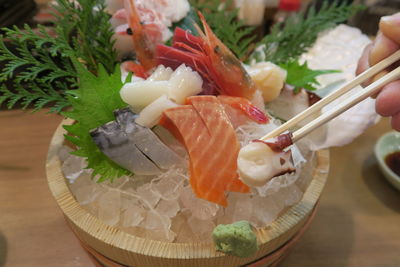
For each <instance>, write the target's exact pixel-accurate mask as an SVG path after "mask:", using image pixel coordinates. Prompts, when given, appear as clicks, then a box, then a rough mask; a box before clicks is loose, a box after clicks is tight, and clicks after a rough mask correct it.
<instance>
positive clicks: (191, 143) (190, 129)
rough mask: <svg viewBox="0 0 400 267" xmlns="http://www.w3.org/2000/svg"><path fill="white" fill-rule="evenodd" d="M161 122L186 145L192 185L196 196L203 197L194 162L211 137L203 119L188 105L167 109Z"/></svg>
mask: <svg viewBox="0 0 400 267" xmlns="http://www.w3.org/2000/svg"><path fill="white" fill-rule="evenodd" d="M159 124H160V125H161V126H163V127H164V128H166V129H167V130H168V131H169V132H170V133H171V134H172V135H174V136H175V138H176V139H178V140H179V141H180V142H181V143H182V144H183V145H184V146H185V147H186V150H187V152H188V154H189V157H190V163H189V170H190V185H191V186H192V190H193V192H194V193H195V194H196V196H198V197H201V192H199V191H198V186H197V182H198V180H197V179H196V175H195V170H194V165H193V163H194V162H195V161H196V157H197V155H200V154H201V153H202V144H203V143H205V142H207V140H208V139H210V135H209V133H208V130H207V128H206V127H205V125H204V122H203V120H202V119H201V117H200V116H199V114H198V113H197V112H196V110H195V109H194V108H193V107H192V106H188V105H186V106H179V107H176V108H171V109H167V110H165V111H164V113H163V116H162V118H161V120H160V122H159Z"/></svg>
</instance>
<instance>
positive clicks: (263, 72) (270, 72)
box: [247, 62, 287, 102]
mask: <svg viewBox="0 0 400 267" xmlns="http://www.w3.org/2000/svg"><path fill="white" fill-rule="evenodd" d="M247 70H248V73H249V75H250V77H251V78H252V80H253V81H254V82H255V84H256V85H257V87H258V89H259V90H261V92H262V95H263V98H264V101H265V102H270V101H272V100H274V99H275V98H277V97H278V96H279V94H280V93H281V90H282V88H283V85H284V83H285V80H286V75H287V73H286V70H284V69H282V68H280V67H279V66H277V65H275V64H273V63H271V62H259V63H256V64H254V65H252V66H250V67H249V68H248V69H247Z"/></svg>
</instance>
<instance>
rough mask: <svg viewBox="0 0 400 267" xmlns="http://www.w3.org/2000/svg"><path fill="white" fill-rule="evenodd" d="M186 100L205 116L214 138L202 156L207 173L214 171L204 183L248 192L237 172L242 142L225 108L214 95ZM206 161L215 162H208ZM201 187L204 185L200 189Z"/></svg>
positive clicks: (204, 184) (201, 115)
mask: <svg viewBox="0 0 400 267" xmlns="http://www.w3.org/2000/svg"><path fill="white" fill-rule="evenodd" d="M187 103H189V104H191V105H193V107H194V108H195V109H196V111H197V112H198V113H199V115H200V117H201V118H202V119H203V121H204V123H205V125H206V127H207V129H208V131H209V133H210V135H211V139H210V140H209V141H208V143H207V144H205V147H204V150H205V151H206V152H204V153H205V154H209V155H207V156H205V157H203V159H202V160H204V161H205V162H204V163H205V165H204V166H207V167H203V168H205V170H204V173H205V174H207V173H209V174H213V175H211V176H208V177H203V178H202V180H203V179H204V181H205V182H204V183H201V185H202V186H211V187H212V188H213V187H214V186H216V187H220V186H221V187H223V188H224V190H225V191H233V192H241V193H248V192H249V191H250V189H249V187H248V186H247V185H245V184H243V183H242V181H240V180H239V176H238V174H237V156H238V153H239V149H240V145H239V142H238V140H237V138H236V133H235V130H234V129H233V126H232V124H231V122H230V120H229V118H228V116H227V115H226V113H225V110H224V107H223V106H222V105H221V103H220V101H219V100H218V99H217V98H216V97H215V96H208V95H204V96H192V97H188V98H187ZM207 161H209V162H213V164H209V163H208V164H207ZM200 189H202V188H200Z"/></svg>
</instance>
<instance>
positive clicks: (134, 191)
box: [59, 123, 314, 242]
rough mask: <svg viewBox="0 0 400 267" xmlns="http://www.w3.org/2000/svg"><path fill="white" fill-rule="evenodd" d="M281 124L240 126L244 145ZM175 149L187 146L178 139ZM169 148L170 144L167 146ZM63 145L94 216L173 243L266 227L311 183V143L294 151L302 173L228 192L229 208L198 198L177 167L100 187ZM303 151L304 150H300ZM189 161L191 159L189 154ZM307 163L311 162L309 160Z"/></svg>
mask: <svg viewBox="0 0 400 267" xmlns="http://www.w3.org/2000/svg"><path fill="white" fill-rule="evenodd" d="M275 127H276V126H274V125H272V123H271V124H267V125H262V126H260V125H259V124H255V123H249V124H247V125H243V126H240V127H238V129H237V131H236V132H237V135H238V138H239V141H240V143H241V145H245V144H247V143H248V142H250V141H251V140H253V139H257V138H260V137H261V136H263V135H265V134H266V133H268V132H269V131H271V130H273V129H274V128H275ZM164 142H167V143H168V142H173V144H171V145H173V147H174V149H175V150H177V151H180V152H181V154H182V150H183V151H184V148H183V147H179V146H180V145H179V144H177V143H176V140H175V141H174V140H172V139H170V140H168V139H164ZM168 145H169V144H168ZM70 151H71V149H69V148H67V147H64V148H62V149H61V150H60V152H59V156H60V159H61V160H62V162H63V164H62V170H63V172H64V175H65V177H66V178H67V179H68V180H69V181H70V189H71V191H72V193H73V195H74V196H75V198H76V200H77V201H78V202H79V203H80V204H81V205H82V206H83V207H84V208H86V209H87V210H88V211H89V212H90V213H92V214H93V215H94V216H97V217H98V218H99V219H101V220H102V221H103V222H105V223H106V224H108V225H111V226H116V227H119V228H121V229H123V230H124V231H126V232H128V233H132V234H134V235H136V236H140V237H144V238H149V239H154V240H160V241H168V242H210V241H211V232H212V230H213V229H214V227H215V226H216V225H217V224H220V223H232V222H234V221H238V220H248V221H250V222H251V223H252V224H253V225H254V226H255V227H265V226H266V225H268V224H269V223H271V222H272V221H274V220H275V219H276V218H277V216H279V214H281V213H282V212H283V211H284V210H286V209H287V208H289V207H290V206H292V205H294V204H296V203H297V202H299V201H300V199H301V198H302V196H303V193H304V191H305V189H306V188H307V186H308V184H309V182H310V179H311V174H312V173H311V170H312V169H313V168H312V164H313V160H312V159H313V155H314V154H313V152H310V151H309V150H308V145H307V143H306V142H301V143H300V144H298V146H297V147H295V146H294V147H292V151H293V156H294V160H295V162H296V167H297V171H296V173H292V174H285V175H282V176H279V177H275V178H273V179H272V180H271V181H269V182H268V183H267V184H266V185H264V186H262V187H258V188H253V189H252V192H251V193H250V194H241V193H229V195H228V203H229V205H228V207H227V208H223V207H220V206H218V205H216V204H214V203H211V202H208V201H205V200H202V199H199V198H197V197H195V195H194V194H193V192H192V189H191V187H190V184H189V181H188V179H189V175H188V171H187V168H182V166H179V167H174V168H171V169H169V170H168V171H166V172H164V173H161V174H159V175H150V176H149V175H147V176H146V175H137V176H133V177H127V176H124V177H121V178H119V179H117V180H115V181H114V182H113V183H110V182H103V183H96V181H95V180H96V179H92V178H91V171H90V170H88V169H85V166H86V162H85V159H83V158H80V157H76V156H74V155H71V154H69V152H70ZM300 151H301V152H300ZM186 158H187V155H186ZM305 159H306V160H305Z"/></svg>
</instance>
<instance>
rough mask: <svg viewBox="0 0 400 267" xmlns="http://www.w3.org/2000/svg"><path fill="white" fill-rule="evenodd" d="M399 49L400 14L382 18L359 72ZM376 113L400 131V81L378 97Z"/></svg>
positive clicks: (378, 75) (361, 62)
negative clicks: (388, 118)
mask: <svg viewBox="0 0 400 267" xmlns="http://www.w3.org/2000/svg"><path fill="white" fill-rule="evenodd" d="M399 48H400V13H397V14H394V15H392V16H386V17H382V18H381V21H380V23H379V32H378V34H377V37H376V39H375V40H374V43H373V44H372V45H371V46H369V47H367V48H366V49H365V50H364V52H363V55H362V57H361V58H360V61H359V63H358V68H357V72H358V73H361V72H363V71H364V70H366V69H367V68H369V66H374V65H375V64H376V63H377V62H380V61H381V60H382V59H384V58H386V57H388V56H389V55H391V54H392V53H394V52H395V51H397V50H398V49H399ZM389 71H390V69H385V70H383V71H382V72H381V73H379V74H377V76H375V77H374V78H373V79H372V80H371V81H373V80H376V79H378V78H379V77H382V76H383V75H385V74H386V73H388V72H389ZM371 81H368V82H371ZM368 82H367V83H368ZM364 85H365V84H364ZM376 111H377V112H378V113H379V114H380V115H382V116H386V117H389V116H390V117H392V127H393V129H395V130H398V131H400V81H394V82H392V83H389V84H388V85H386V86H385V87H384V88H383V89H382V91H381V92H380V93H379V94H378V95H377V99H376Z"/></svg>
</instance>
